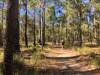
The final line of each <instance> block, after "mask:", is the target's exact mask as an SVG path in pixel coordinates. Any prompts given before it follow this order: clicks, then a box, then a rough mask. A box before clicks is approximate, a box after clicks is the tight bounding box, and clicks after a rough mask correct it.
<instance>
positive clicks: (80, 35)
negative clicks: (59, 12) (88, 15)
mask: <svg viewBox="0 0 100 75" xmlns="http://www.w3.org/2000/svg"><path fill="white" fill-rule="evenodd" d="M79 16H80V24H79V26H78V27H79V28H78V32H79V40H78V41H79V46H80V47H81V46H82V29H81V25H82V8H81V5H80V9H79Z"/></svg>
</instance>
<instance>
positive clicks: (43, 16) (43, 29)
mask: <svg viewBox="0 0 100 75" xmlns="http://www.w3.org/2000/svg"><path fill="white" fill-rule="evenodd" d="M41 27H42V28H41V29H42V30H41V31H42V36H41V37H42V39H41V42H42V45H43V46H44V45H45V0H42V1H41Z"/></svg>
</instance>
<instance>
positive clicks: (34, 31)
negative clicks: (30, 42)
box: [33, 8, 36, 46]
mask: <svg viewBox="0 0 100 75" xmlns="http://www.w3.org/2000/svg"><path fill="white" fill-rule="evenodd" d="M33 10H34V12H33V30H34V32H33V36H34V46H36V34H35V8H34V9H33Z"/></svg>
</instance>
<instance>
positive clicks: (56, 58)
mask: <svg viewBox="0 0 100 75" xmlns="http://www.w3.org/2000/svg"><path fill="white" fill-rule="evenodd" d="M43 55H44V57H45V58H43V59H41V60H39V63H37V65H38V66H37V67H38V68H39V69H41V70H43V71H42V72H43V73H44V74H43V75H49V74H47V73H49V72H52V73H53V72H54V74H52V75H100V68H97V67H96V66H94V65H92V64H91V63H90V59H89V56H88V55H81V54H80V53H79V52H77V51H75V50H73V49H62V48H46V49H45V50H44V52H43ZM28 65H29V64H28ZM30 66H32V63H31V64H30ZM44 71H45V72H44ZM63 72H64V74H62V73H63ZM65 72H66V73H71V74H66V73H65ZM56 73H57V74H56ZM75 73H76V74H75Z"/></svg>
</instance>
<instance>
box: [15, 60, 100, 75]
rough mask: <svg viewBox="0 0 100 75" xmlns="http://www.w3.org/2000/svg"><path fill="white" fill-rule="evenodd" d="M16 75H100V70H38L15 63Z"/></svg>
mask: <svg viewBox="0 0 100 75" xmlns="http://www.w3.org/2000/svg"><path fill="white" fill-rule="evenodd" d="M14 73H15V74H17V75H96V74H98V75H99V74H100V68H98V69H94V70H90V71H77V69H76V70H73V69H72V68H70V67H68V69H62V70H59V69H53V68H49V69H36V68H34V66H31V67H29V66H26V65H25V64H24V63H19V62H16V63H14Z"/></svg>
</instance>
